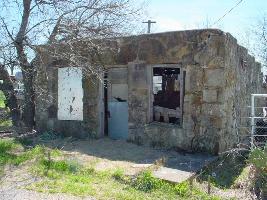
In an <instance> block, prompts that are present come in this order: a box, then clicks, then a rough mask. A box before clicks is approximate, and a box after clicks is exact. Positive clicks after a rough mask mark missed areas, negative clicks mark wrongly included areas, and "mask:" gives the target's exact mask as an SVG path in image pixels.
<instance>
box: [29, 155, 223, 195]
mask: <svg viewBox="0 0 267 200" xmlns="http://www.w3.org/2000/svg"><path fill="white" fill-rule="evenodd" d="M33 173H35V174H36V175H39V176H41V177H43V180H42V181H40V182H37V183H34V184H32V185H30V186H27V189H31V190H36V191H39V192H49V193H55V192H59V193H69V194H72V195H78V196H88V195H89V196H94V197H95V198H96V199H128V200H131V199H133V200H135V199H140V200H142V199H151V200H152V199H170V200H171V199H173V200H174V199H192V198H193V199H194V197H195V198H198V199H207V200H208V199H210V200H216V199H218V198H217V197H213V196H209V195H207V194H205V193H204V192H201V191H200V190H199V189H197V188H193V189H191V188H190V186H189V184H187V183H182V184H170V183H167V182H165V181H162V180H160V179H157V178H154V177H153V176H152V173H151V172H150V171H144V172H143V173H141V174H140V175H139V176H137V177H135V178H132V177H128V176H125V175H124V173H123V170H121V169H117V170H115V171H101V172H99V171H95V170H94V168H93V167H91V166H90V167H84V166H81V165H80V164H78V163H77V162H74V161H67V160H47V159H44V160H41V161H40V162H39V163H38V165H35V166H34V167H33Z"/></svg>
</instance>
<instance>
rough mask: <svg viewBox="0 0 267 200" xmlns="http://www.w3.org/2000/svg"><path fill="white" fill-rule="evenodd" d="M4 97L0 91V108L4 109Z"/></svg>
mask: <svg viewBox="0 0 267 200" xmlns="http://www.w3.org/2000/svg"><path fill="white" fill-rule="evenodd" d="M5 100H6V97H5V95H4V93H3V92H2V91H1V90H0V108H5Z"/></svg>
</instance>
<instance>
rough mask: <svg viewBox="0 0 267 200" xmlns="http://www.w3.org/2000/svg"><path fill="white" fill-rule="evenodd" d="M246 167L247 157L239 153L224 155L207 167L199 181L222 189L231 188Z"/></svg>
mask: <svg viewBox="0 0 267 200" xmlns="http://www.w3.org/2000/svg"><path fill="white" fill-rule="evenodd" d="M245 166H246V157H245V156H244V155H242V154H241V153H239V152H232V153H229V154H225V155H222V156H221V157H219V159H218V160H217V161H216V162H213V163H212V164H211V165H209V166H208V167H206V168H205V169H204V170H203V171H202V172H201V174H200V176H199V177H198V180H199V181H208V180H209V181H210V182H211V183H212V184H213V185H214V186H215V187H218V188H221V189H228V188H231V187H232V186H233V185H234V183H235V181H236V179H237V178H238V177H239V176H240V174H241V173H242V171H243V169H244V168H245Z"/></svg>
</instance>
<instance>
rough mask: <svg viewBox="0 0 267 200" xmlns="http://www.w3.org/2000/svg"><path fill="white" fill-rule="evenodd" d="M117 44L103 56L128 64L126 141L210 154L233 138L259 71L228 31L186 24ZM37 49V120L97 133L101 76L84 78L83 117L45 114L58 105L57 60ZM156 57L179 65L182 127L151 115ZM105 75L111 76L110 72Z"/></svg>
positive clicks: (112, 62)
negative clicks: (39, 90)
mask: <svg viewBox="0 0 267 200" xmlns="http://www.w3.org/2000/svg"><path fill="white" fill-rule="evenodd" d="M116 43H117V44H116V45H114V43H112V44H113V47H115V49H113V51H112V52H109V53H108V54H106V55H104V56H103V58H102V60H104V62H105V63H106V64H108V65H109V67H110V68H112V67H113V66H114V67H115V65H116V66H117V65H122V66H125V67H126V68H127V74H128V75H127V76H128V77H127V83H128V105H129V140H130V141H133V142H136V143H139V144H150V145H152V146H160V147H164V148H177V149H184V150H189V151H208V152H212V153H218V152H222V151H225V150H227V149H229V148H231V147H233V146H234V145H235V144H237V143H238V141H239V140H240V138H239V137H238V136H237V131H236V128H235V127H236V126H237V125H236V124H237V119H238V118H239V116H240V115H241V114H240V112H238V109H240V108H242V107H244V106H247V105H248V104H249V98H250V94H251V93H257V92H258V91H260V89H261V88H260V87H261V83H260V82H261V77H260V65H259V64H258V63H255V60H254V58H252V57H251V56H249V55H248V54H247V51H246V50H245V49H244V48H243V47H240V46H239V45H238V44H237V42H236V40H235V39H234V38H233V37H232V36H231V35H230V34H225V33H224V32H222V31H220V30H214V29H206V30H191V31H179V32H168V33H158V34H149V35H140V36H132V37H126V38H121V39H118V40H117V41H116ZM84 50H85V51H86V47H85V49H84ZM42 56H43V60H45V61H46V62H45V63H43V64H40V66H39V67H40V70H38V77H37V85H38V84H39V87H40V88H42V90H43V91H44V92H42V94H41V95H40V96H37V105H36V111H37V118H36V121H37V127H38V128H39V129H40V130H47V129H52V130H54V129H55V130H56V131H59V132H61V131H62V132H64V133H65V132H67V133H69V134H72V135H75V136H79V135H82V136H84V135H89V136H94V137H100V136H102V135H103V132H102V131H101V128H100V127H101V125H100V121H101V120H100V113H101V111H103V108H102V107H101V103H102V99H101V98H102V97H101V92H100V91H101V90H100V89H99V88H101V87H103V86H101V83H100V82H99V81H97V79H95V78H92V76H90V75H88V74H87V75H86V76H85V78H84V81H83V87H84V121H82V122H78V121H76V122H75V121H71V122H70V121H66V122H64V121H58V120H57V119H56V118H55V117H52V118H51V117H49V108H51V107H52V108H54V109H57V67H59V66H62V65H60V64H57V65H56V64H55V60H53V59H52V58H50V57H49V56H48V55H47V54H46V53H42ZM160 64H162V65H164V64H175V65H177V66H178V67H181V69H182V71H183V72H185V86H184V87H185V90H184V92H185V93H184V106H183V119H182V126H177V125H172V124H165V123H155V122H153V123H152V121H151V117H150V115H149V112H150V107H151V102H150V101H151V100H150V93H151V89H152V87H151V66H153V65H160ZM65 66H66V65H65ZM125 67H124V70H125ZM123 73H125V74H126V72H123ZM111 78H112V82H114V83H115V82H116V80H115V79H116V77H115V78H114V77H111ZM113 79H114V80H113ZM123 83H124V82H123ZM50 96H51V97H52V98H50ZM102 114H103V113H102Z"/></svg>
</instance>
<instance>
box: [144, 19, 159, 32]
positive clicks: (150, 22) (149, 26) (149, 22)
mask: <svg viewBox="0 0 267 200" xmlns="http://www.w3.org/2000/svg"><path fill="white" fill-rule="evenodd" d="M143 23H146V24H147V33H150V29H151V24H155V23H156V22H153V21H151V20H148V21H147V22H143Z"/></svg>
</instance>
